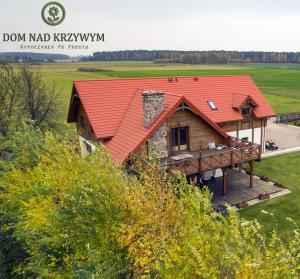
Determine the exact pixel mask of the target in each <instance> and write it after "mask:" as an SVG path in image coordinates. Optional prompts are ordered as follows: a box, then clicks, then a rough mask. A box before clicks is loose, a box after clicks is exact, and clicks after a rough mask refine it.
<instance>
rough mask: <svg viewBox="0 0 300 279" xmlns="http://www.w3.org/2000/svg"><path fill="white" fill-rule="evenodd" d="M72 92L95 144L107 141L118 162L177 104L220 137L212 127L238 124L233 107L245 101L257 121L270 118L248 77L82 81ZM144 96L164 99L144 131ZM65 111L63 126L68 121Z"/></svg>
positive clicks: (260, 94) (264, 100)
mask: <svg viewBox="0 0 300 279" xmlns="http://www.w3.org/2000/svg"><path fill="white" fill-rule="evenodd" d="M74 89H75V90H74V92H75V91H76V92H77V94H78V95H79V98H80V102H81V104H82V106H83V108H84V110H85V112H86V114H87V117H88V119H89V121H90V124H91V126H92V128H93V130H94V133H95V136H96V137H97V139H104V138H112V139H111V140H109V141H108V142H107V144H106V146H107V148H108V150H109V151H110V152H111V153H112V155H113V157H114V158H115V159H116V160H118V161H122V160H124V159H125V158H126V157H127V155H128V153H129V152H133V151H134V150H135V149H136V148H137V147H138V146H139V145H140V144H141V143H142V142H143V141H145V140H146V139H147V137H148V136H149V135H151V133H153V132H154V130H155V129H156V128H158V124H160V123H161V122H162V121H163V120H165V119H166V118H167V117H168V116H169V115H170V114H171V113H172V111H175V110H176V107H177V105H178V104H180V103H181V102H182V101H183V100H184V101H185V102H187V103H188V104H189V105H190V106H193V108H194V109H195V110H196V111H197V113H198V114H200V115H201V116H202V117H204V118H205V120H206V121H207V122H209V124H210V125H213V126H214V128H215V129H217V131H218V132H220V133H224V131H223V130H222V129H220V127H219V126H218V125H216V123H221V122H227V121H236V120H242V119H243V117H242V115H241V113H240V112H239V111H238V110H236V109H234V106H235V105H236V104H235V103H236V102H237V103H239V104H241V103H242V102H244V101H245V100H246V98H250V99H251V101H253V102H254V103H255V104H257V106H256V107H255V110H254V113H255V116H256V117H257V118H262V117H269V116H274V115H275V113H274V111H273V110H272V108H271V106H270V105H269V104H268V102H267V101H266V99H265V98H264V96H263V95H262V93H261V92H260V91H259V89H258V88H257V86H256V85H255V83H254V82H253V81H252V79H251V77H250V76H248V75H240V76H200V77H197V78H194V77H177V78H172V81H170V78H166V77H163V78H130V79H109V80H102V79H99V80H83V81H75V82H74ZM144 90H162V91H163V92H164V93H165V110H164V111H163V113H161V114H160V115H159V117H158V118H157V119H156V120H155V121H154V123H153V125H151V126H150V127H148V128H147V129H145V128H144V116H143V110H142V103H141V101H142V98H141V92H142V91H144ZM237 96H240V97H238V98H236V97H237ZM241 96H243V98H242V97H241ZM208 100H210V101H213V102H214V104H215V105H216V107H217V110H212V109H211V108H210V106H209V105H208V103H207V101H208ZM71 107H72V105H71V106H70V111H69V116H68V120H69V121H71V119H73V118H72V117H71V113H72V112H71ZM224 134H225V133H224ZM124 139H126V140H124Z"/></svg>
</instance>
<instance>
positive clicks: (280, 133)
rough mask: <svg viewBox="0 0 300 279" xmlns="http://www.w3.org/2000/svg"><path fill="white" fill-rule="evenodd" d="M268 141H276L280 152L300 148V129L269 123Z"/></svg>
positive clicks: (267, 129) (267, 130)
mask: <svg viewBox="0 0 300 279" xmlns="http://www.w3.org/2000/svg"><path fill="white" fill-rule="evenodd" d="M266 140H274V141H275V143H276V144H277V145H278V147H279V150H284V149H289V148H294V147H300V127H295V126H290V125H285V124H275V123H268V126H267V128H266Z"/></svg>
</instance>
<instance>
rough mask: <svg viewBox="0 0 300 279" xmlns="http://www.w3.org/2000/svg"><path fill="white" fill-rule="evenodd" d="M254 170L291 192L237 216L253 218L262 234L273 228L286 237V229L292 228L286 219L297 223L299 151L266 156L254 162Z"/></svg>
mask: <svg viewBox="0 0 300 279" xmlns="http://www.w3.org/2000/svg"><path fill="white" fill-rule="evenodd" d="M255 172H256V174H258V175H264V176H267V177H269V178H270V179H271V180H272V181H275V182H278V183H281V184H283V185H285V186H286V188H288V189H290V190H291V191H292V193H290V194H287V195H285V196H282V197H278V198H274V199H271V200H268V201H265V202H263V203H259V204H256V205H254V206H251V207H248V208H245V209H243V210H241V211H240V215H241V216H242V217H244V218H246V219H253V218H256V219H257V220H258V221H259V222H260V223H261V224H262V225H263V226H264V231H265V232H266V233H270V232H271V231H272V230H273V229H276V230H278V232H279V233H280V235H282V236H286V235H287V231H288V229H292V228H293V225H292V223H291V222H290V221H288V220H287V218H292V219H293V220H295V221H296V223H297V224H298V226H300V152H297V153H290V154H285V155H281V156H276V157H271V158H266V159H264V160H262V161H261V162H260V163H256V165H255ZM262 210H265V211H267V212H270V213H271V214H273V216H272V215H268V214H265V213H263V212H261V211H262Z"/></svg>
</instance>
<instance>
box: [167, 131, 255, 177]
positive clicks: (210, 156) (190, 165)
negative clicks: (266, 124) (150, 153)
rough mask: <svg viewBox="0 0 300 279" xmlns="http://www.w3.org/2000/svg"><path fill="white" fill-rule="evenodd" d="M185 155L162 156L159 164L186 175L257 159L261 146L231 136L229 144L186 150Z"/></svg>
mask: <svg viewBox="0 0 300 279" xmlns="http://www.w3.org/2000/svg"><path fill="white" fill-rule="evenodd" d="M186 155H187V156H186V158H185V156H182V157H183V158H182V159H177V158H176V159H174V157H168V158H164V159H162V160H161V166H162V167H167V168H169V169H177V170H180V171H183V172H184V173H186V174H188V175H189V174H194V173H198V172H205V171H209V170H214V169H218V168H224V167H230V166H234V165H238V164H240V163H243V162H248V161H252V160H259V159H260V158H261V146H260V145H258V144H252V143H250V142H248V141H245V140H240V139H237V138H233V137H232V138H230V140H229V146H223V147H222V148H219V149H217V148H216V149H209V150H200V151H199V152H190V153H188V152H187V153H186Z"/></svg>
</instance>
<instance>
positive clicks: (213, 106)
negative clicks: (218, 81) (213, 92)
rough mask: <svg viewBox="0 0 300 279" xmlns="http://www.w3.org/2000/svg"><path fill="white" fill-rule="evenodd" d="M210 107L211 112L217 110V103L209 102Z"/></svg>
mask: <svg viewBox="0 0 300 279" xmlns="http://www.w3.org/2000/svg"><path fill="white" fill-rule="evenodd" d="M207 103H208V105H209V107H210V108H211V110H217V109H218V108H217V106H216V105H215V103H214V102H213V101H210V100H209V101H207Z"/></svg>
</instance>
